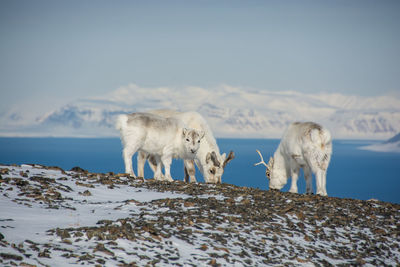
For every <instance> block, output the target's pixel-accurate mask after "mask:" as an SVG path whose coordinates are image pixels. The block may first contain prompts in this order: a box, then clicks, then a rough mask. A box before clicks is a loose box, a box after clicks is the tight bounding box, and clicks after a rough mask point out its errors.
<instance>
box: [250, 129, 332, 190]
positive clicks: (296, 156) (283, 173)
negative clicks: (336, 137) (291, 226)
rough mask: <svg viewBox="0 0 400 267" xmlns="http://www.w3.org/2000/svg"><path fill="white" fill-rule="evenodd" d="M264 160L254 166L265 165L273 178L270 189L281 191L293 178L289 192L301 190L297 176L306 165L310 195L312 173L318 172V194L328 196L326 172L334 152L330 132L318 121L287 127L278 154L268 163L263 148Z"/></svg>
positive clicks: (269, 176)
mask: <svg viewBox="0 0 400 267" xmlns="http://www.w3.org/2000/svg"><path fill="white" fill-rule="evenodd" d="M256 151H257V153H258V154H259V155H260V158H261V161H260V162H258V163H256V164H254V166H257V165H260V164H263V165H264V166H265V167H266V168H267V169H266V172H265V174H266V176H267V178H268V179H269V188H270V189H277V190H280V189H282V187H283V186H284V185H285V184H286V183H287V180H288V178H289V177H292V183H291V187H290V190H289V192H292V193H297V191H298V190H297V179H298V176H299V171H300V168H303V172H304V177H305V179H306V191H307V194H312V193H313V189H312V173H314V174H315V177H316V182H317V183H316V184H317V194H318V195H321V196H327V195H328V194H327V192H326V171H327V169H328V165H329V161H330V159H331V154H332V138H331V134H330V132H329V131H328V130H327V129H326V128H324V127H322V126H321V125H319V124H316V123H314V122H294V123H292V124H290V125H289V127H288V128H287V129H286V131H285V133H284V134H283V137H282V139H281V142H280V144H279V146H278V149H277V150H276V151H275V153H274V156H273V157H270V159H269V161H268V164H266V163H265V162H264V159H263V156H262V154H261V152H260V151H259V150H256Z"/></svg>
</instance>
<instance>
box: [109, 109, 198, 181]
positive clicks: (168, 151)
mask: <svg viewBox="0 0 400 267" xmlns="http://www.w3.org/2000/svg"><path fill="white" fill-rule="evenodd" d="M116 128H117V129H118V130H119V131H120V133H121V141H122V145H123V158H124V162H125V172H126V173H129V174H130V175H132V176H134V177H136V175H135V173H134V172H133V169H132V156H133V155H134V154H135V153H136V152H137V151H142V152H144V153H147V154H151V155H153V159H154V161H155V164H156V166H157V168H156V170H155V173H154V178H155V179H156V180H167V181H173V179H172V177H171V174H170V165H171V162H172V158H182V159H189V160H193V159H194V158H195V155H196V153H197V150H198V149H199V147H200V140H201V139H202V138H203V137H204V132H203V131H197V130H194V129H187V128H185V127H184V124H183V123H182V121H180V120H178V119H176V118H164V117H160V116H158V115H154V114H150V113H132V114H128V115H125V114H122V115H119V116H118V118H117V123H116ZM161 164H162V165H163V166H164V172H165V175H162V172H161V166H162V165H161Z"/></svg>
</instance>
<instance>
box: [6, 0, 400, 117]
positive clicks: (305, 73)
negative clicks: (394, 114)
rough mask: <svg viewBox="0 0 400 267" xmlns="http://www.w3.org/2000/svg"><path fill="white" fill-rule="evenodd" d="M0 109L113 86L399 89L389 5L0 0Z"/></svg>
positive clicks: (364, 1)
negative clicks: (20, 102) (224, 85)
mask: <svg viewBox="0 0 400 267" xmlns="http://www.w3.org/2000/svg"><path fill="white" fill-rule="evenodd" d="M0 39H1V42H0V58H1V60H0V90H1V100H0V105H1V108H0V111H1V110H3V111H4V109H6V108H7V107H8V106H9V105H12V104H15V103H18V102H19V101H20V100H21V99H24V100H25V101H26V100H29V101H32V102H33V103H40V102H41V101H43V100H52V101H53V100H54V102H60V103H61V102H63V101H72V100H74V99H76V98H83V97H89V96H94V95H99V94H105V93H107V92H109V91H111V90H115V89H117V88H118V87H120V86H124V85H127V84H129V83H135V84H138V85H139V86H186V85H195V86H202V87H211V86H215V85H219V84H222V83H224V84H229V85H232V86H243V87H251V88H257V89H265V90H273V91H280V90H294V91H300V92H337V93H344V94H355V95H381V94H386V93H389V92H396V91H397V92H398V91H400V1H381V0H372V1H370V0H344V1H319V0H318V1H301V0H296V1H282V0H278V1H233V0H230V1H217V0H212V1H118V0H117V1H89V0H79V1H75V0H72V1H54V0H50V1H42V0H36V1H30V0H28V1H20V0H10V1H9V0H1V1H0Z"/></svg>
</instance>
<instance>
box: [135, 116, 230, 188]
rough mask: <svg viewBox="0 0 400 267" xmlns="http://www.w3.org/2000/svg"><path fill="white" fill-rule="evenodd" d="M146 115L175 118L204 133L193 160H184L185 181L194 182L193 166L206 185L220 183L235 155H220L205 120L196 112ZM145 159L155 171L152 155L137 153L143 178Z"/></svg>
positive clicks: (139, 171)
mask: <svg viewBox="0 0 400 267" xmlns="http://www.w3.org/2000/svg"><path fill="white" fill-rule="evenodd" d="M148 113H151V114H156V115H159V116H162V117H165V118H175V119H179V120H181V121H182V122H183V123H184V124H185V125H187V126H188V127H190V128H192V129H197V130H199V131H202V132H204V139H203V140H202V141H201V143H200V147H199V150H198V151H197V153H196V157H195V159H194V161H193V160H189V159H186V160H184V166H185V168H184V171H185V181H186V182H188V181H189V178H190V182H196V176H195V173H196V170H195V165H194V163H196V165H197V167H198V168H199V170H200V172H201V173H202V174H203V177H204V180H205V182H206V183H221V177H222V174H223V173H224V170H225V166H226V164H227V163H228V162H230V161H231V160H232V159H234V157H235V154H234V153H233V151H230V152H229V154H228V156H226V154H225V153H223V154H222V155H221V154H220V151H219V148H218V145H217V142H216V140H215V138H214V136H213V133H212V131H211V129H210V127H209V126H208V124H207V122H206V120H205V119H204V118H203V117H202V116H201V115H200V114H199V113H197V112H194V111H188V112H179V111H176V110H168V109H161V110H150V111H148ZM146 159H147V160H148V162H149V165H150V167H151V169H152V170H153V171H155V169H156V165H155V161H154V159H153V157H152V155H150V154H147V153H144V152H139V154H138V175H139V176H141V177H143V175H144V164H145V162H146Z"/></svg>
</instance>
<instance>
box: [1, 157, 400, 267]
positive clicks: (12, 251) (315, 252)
mask: <svg viewBox="0 0 400 267" xmlns="http://www.w3.org/2000/svg"><path fill="white" fill-rule="evenodd" d="M0 175H1V177H0V265H3V266H69V265H82V266H146V265H147V266H329V265H334V266H349V265H354V266H399V265H400V205H397V204H392V203H384V202H379V201H375V200H371V201H360V200H354V199H339V198H332V197H320V196H314V195H299V194H292V193H282V192H277V191H263V190H258V189H253V188H246V187H237V186H233V185H229V184H222V185H207V184H186V183H183V182H181V181H175V182H172V183H166V182H156V181H153V180H142V179H131V178H129V177H126V176H125V175H122V174H113V173H108V174H95V173H89V172H86V171H84V170H82V169H80V168H74V169H73V170H71V171H64V170H61V169H59V168H57V167H44V166H39V165H35V166H32V165H22V166H5V165H3V166H0Z"/></svg>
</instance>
